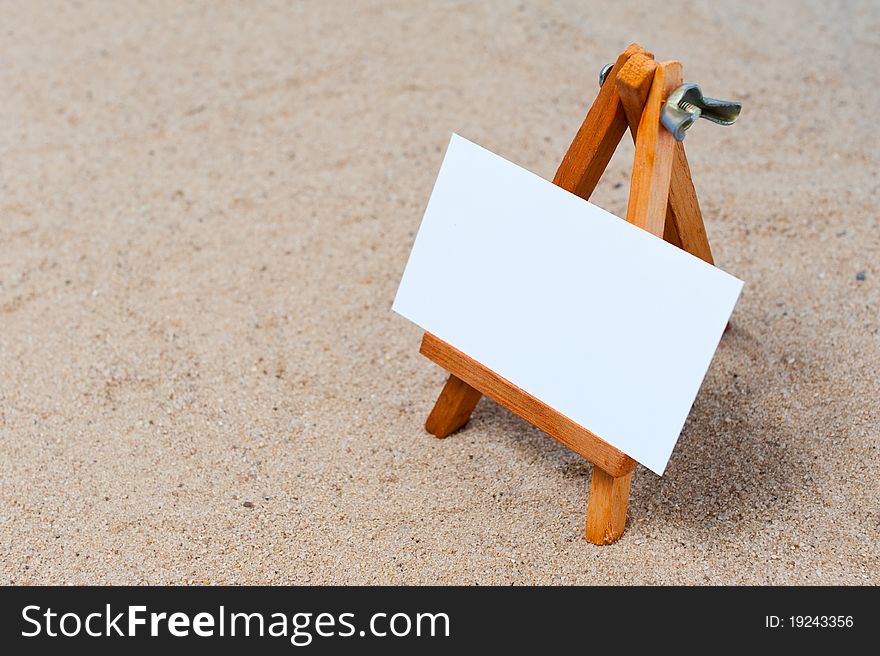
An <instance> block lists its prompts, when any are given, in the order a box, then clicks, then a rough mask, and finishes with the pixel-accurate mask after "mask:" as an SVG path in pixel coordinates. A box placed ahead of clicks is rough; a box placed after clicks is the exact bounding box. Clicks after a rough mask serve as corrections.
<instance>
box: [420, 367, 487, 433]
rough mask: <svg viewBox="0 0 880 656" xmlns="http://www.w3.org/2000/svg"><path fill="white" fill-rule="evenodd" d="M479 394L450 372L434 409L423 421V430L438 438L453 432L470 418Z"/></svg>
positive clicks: (478, 399)
mask: <svg viewBox="0 0 880 656" xmlns="http://www.w3.org/2000/svg"><path fill="white" fill-rule="evenodd" d="M481 396H482V394H480V393H479V392H478V391H477V390H475V389H474V388H473V387H471V386H470V385H468V384H467V383H466V382H464V381H463V380H461V379H460V378H458V377H457V376H455V375H454V374H450V376H449V378H448V379H447V380H446V385H444V386H443V391H442V392H440V396H438V397H437V402H436V403H434V409H433V410H431V414H430V415H428V419H427V421H425V430H427V431H428V432H429V433H431V435H434V436H436V437H440V438H443V437H446V436H447V435H449V434H450V433H454V432H455V431H457V430H458V429H459V428H461V427H462V426H464V425H465V424H466V423H467V422H468V419H470V418H471V413H472V412H473V411H474V408H475V407H476V406H477V403H478V402H479V401H480V397H481Z"/></svg>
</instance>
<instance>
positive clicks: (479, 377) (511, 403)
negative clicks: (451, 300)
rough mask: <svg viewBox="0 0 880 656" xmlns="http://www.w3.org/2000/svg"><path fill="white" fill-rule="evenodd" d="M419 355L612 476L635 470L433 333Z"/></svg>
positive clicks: (625, 459)
mask: <svg viewBox="0 0 880 656" xmlns="http://www.w3.org/2000/svg"><path fill="white" fill-rule="evenodd" d="M420 352H421V353H422V355H424V356H425V357H427V358H428V359H430V360H433V361H434V362H436V363H437V364H438V365H440V366H441V367H443V368H444V369H446V371H448V372H450V373H451V374H453V375H454V376H456V377H458V378H460V379H461V380H463V381H464V382H465V383H467V384H468V385H470V386H471V387H473V388H474V389H476V390H478V391H479V392H480V393H482V394H485V395H486V396H488V397H489V398H490V399H492V400H494V401H496V402H497V403H499V404H501V405H503V406H504V407H505V408H508V409H509V410H511V411H512V412H513V413H515V414H517V415H519V416H520V417H522V418H523V419H525V420H526V421H528V422H529V423H531V424H533V425H534V426H536V427H537V428H539V429H541V430H542V431H544V432H545V433H547V434H548V435H550V436H551V437H553V438H555V439H556V440H558V441H560V442H562V444H564V445H565V446H567V447H568V448H569V449H571V450H572V451H574V452H575V453H577V454H579V455H581V456H583V457H584V458H586V459H587V460H589V461H590V462H592V463H593V464H595V465H597V466H598V467H601V468H602V469H604V470H605V471H606V472H608V473H610V474H611V475H613V476H622V475H624V474H626V473H627V472H631V471H632V470H633V468H634V467H635V464H636V463H635V461H634V460H633V459H632V458H630V457H629V456H628V455H626V454H625V453H623V452H622V451H620V450H619V449H617V448H615V447H613V446H611V445H610V444H608V443H607V442H605V441H604V440H602V439H601V438H599V437H598V436H596V435H594V434H593V433H591V432H590V431H588V430H587V429H586V428H584V427H583V426H581V425H580V424H578V423H576V422H574V421H572V420H571V419H569V418H568V417H565V416H564V415H562V414H560V413H559V412H557V411H556V410H554V409H553V408H551V407H550V406H548V405H547V404H546V403H544V402H543V401H539V400H538V399H536V398H535V397H534V396H532V395H531V394H529V393H527V392H526V391H524V390H523V389H521V388H519V387H517V386H516V385H514V384H513V383H511V382H510V381H508V380H506V379H504V378H502V377H501V376H499V375H498V374H496V373H495V372H494V371H492V370H491V369H489V368H487V367H485V366H483V365H482V364H480V363H479V362H477V361H476V360H474V359H473V358H470V357H468V356H467V355H465V354H464V353H462V352H461V351H459V350H458V349H456V348H455V347H453V346H451V345H449V344H447V343H446V342H444V341H443V340H441V339H439V338H437V337H435V336H434V335H432V334H431V333H425V334H424V336H423V337H422V347H421V349H420Z"/></svg>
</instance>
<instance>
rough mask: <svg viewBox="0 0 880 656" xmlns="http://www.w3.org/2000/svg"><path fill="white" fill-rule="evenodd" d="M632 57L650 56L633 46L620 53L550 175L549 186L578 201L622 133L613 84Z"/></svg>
mask: <svg viewBox="0 0 880 656" xmlns="http://www.w3.org/2000/svg"><path fill="white" fill-rule="evenodd" d="M633 55H644V56H648V57H650V56H651V53H649V52H648V51H646V50H645V49H644V48H642V47H641V46H640V45H638V44H635V43H633V44H632V45H630V46H629V47H628V48H627V49H626V50H624V51H623V52H622V53H620V56H619V57H618V58H617V61H616V62H615V64H614V66H613V67H612V69H611V71H610V72H609V73H608V76H607V77H606V78H605V84H603V85H602V86H601V87H600V88H599V95H597V96H596V99H595V100H594V101H593V104H592V106H591V107H590V111H589V112H588V113H587V116H586V118H585V119H584V122H583V124H582V125H581V127H580V129H579V130H578V131H577V134H576V135H575V137H574V140H573V141H572V142H571V145H570V146H569V147H568V151H566V153H565V156H564V157H563V158H562V163H561V164H560V165H559V168H558V169H557V170H556V175H555V176H553V184H555V185H556V186H558V187H562V188H563V189H565V190H566V191H570V192H571V193H573V194H576V195H578V196H580V197H581V198H584V199H589V197H590V194H592V193H593V190H594V189H595V188H596V185H597V184H598V182H599V178H601V177H602V174H603V173H604V172H605V168H606V167H607V166H608V162H609V161H611V156H612V155H613V154H614V151H615V149H616V148H617V144H619V143H620V139H621V137H623V133H624V132H626V126H627V122H626V116H625V115H624V113H623V107H622V106H621V104H620V98H619V97H618V95H617V87H616V85H615V81H616V80H617V76H618V74H619V73H620V70H621V69H622V68H623V67H624V65H625V64H626V62H627V61H628V60H629V58H630V57H632V56H633Z"/></svg>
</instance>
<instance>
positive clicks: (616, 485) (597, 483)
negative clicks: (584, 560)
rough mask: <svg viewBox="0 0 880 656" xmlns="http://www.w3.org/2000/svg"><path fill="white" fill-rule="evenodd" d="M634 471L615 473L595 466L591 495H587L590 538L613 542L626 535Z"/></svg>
mask: <svg viewBox="0 0 880 656" xmlns="http://www.w3.org/2000/svg"><path fill="white" fill-rule="evenodd" d="M632 474H633V473H632V472H629V473H627V474H624V475H623V476H617V477H615V476H612V475H611V474H609V473H607V472H606V471H605V470H604V469H601V468H599V467H595V466H594V467H593V477H592V478H591V479H590V496H589V497H588V498H587V541H588V542H592V543H593V544H611V543H612V542H614V541H615V540H617V539H618V538H619V537H620V536H621V535H623V529H624V528H625V527H626V508H627V505H628V504H629V484H630V481H631V480H632Z"/></svg>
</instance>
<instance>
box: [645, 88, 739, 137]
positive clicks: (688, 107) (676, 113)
mask: <svg viewBox="0 0 880 656" xmlns="http://www.w3.org/2000/svg"><path fill="white" fill-rule="evenodd" d="M741 111H742V104H741V103H738V102H733V101H730V100H716V99H715V98H708V97H706V96H704V95H703V92H702V91H701V90H700V87H699V86H698V85H696V84H682V85H681V86H680V87H678V88H677V89H676V90H675V91H673V92H672V93H670V94H669V98H667V99H666V103H665V104H664V105H663V110H662V111H661V113H660V121H661V122H662V123H663V125H664V126H666V129H667V130H669V131H670V132H671V133H672V136H673V137H675V140H676V141H681V140H682V139H684V133H685V132H686V131H687V129H688V128H689V127H691V126H692V125H693V124H694V123H696V121H697V119H698V118H705V119H706V120H709V121H712V122H713V123H718V124H719V125H732V124H733V123H734V122H735V121H736V119H737V118H739V114H740V112H741Z"/></svg>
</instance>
